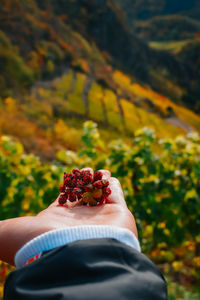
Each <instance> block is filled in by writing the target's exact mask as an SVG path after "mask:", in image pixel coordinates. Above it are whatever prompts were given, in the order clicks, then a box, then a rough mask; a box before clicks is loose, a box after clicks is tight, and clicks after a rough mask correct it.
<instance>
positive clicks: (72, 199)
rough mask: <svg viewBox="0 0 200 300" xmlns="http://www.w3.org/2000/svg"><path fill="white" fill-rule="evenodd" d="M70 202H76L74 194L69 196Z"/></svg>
mask: <svg viewBox="0 0 200 300" xmlns="http://www.w3.org/2000/svg"><path fill="white" fill-rule="evenodd" d="M69 201H70V202H74V201H76V195H74V194H71V195H69Z"/></svg>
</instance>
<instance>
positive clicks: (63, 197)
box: [58, 194, 67, 205]
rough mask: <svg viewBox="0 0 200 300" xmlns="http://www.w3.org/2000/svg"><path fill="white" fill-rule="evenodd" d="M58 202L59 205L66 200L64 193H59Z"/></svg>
mask: <svg viewBox="0 0 200 300" xmlns="http://www.w3.org/2000/svg"><path fill="white" fill-rule="evenodd" d="M58 202H59V204H60V205H63V204H65V203H66V202H67V198H66V196H65V195H64V194H60V196H59V198H58Z"/></svg>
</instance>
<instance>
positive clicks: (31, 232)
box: [0, 217, 49, 265]
mask: <svg viewBox="0 0 200 300" xmlns="http://www.w3.org/2000/svg"><path fill="white" fill-rule="evenodd" d="M48 230H49V229H48V228H46V229H45V228H44V226H42V227H41V223H40V222H38V220H37V217H20V218H13V219H8V220H3V221H0V260H3V261H5V262H8V263H9V264H12V265H13V264H14V256H15V253H16V252H17V251H18V250H19V249H20V248H21V247H22V246H23V245H24V244H25V243H27V242H28V241H30V240H31V239H33V238H34V237H36V236H38V235H40V234H42V233H43V232H45V231H48Z"/></svg>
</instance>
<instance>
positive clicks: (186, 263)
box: [0, 0, 200, 300]
mask: <svg viewBox="0 0 200 300" xmlns="http://www.w3.org/2000/svg"><path fill="white" fill-rule="evenodd" d="M199 112H200V2H199V1H198V0H190V1H188V0H173V1H172V0H159V1H158V0H90V1H87V0H43V1H40V0H0V205H1V208H0V219H6V218H12V217H16V216H22V215H34V214H36V213H37V212H38V211H40V210H41V209H44V208H45V207H46V206H47V205H48V204H50V203H51V202H52V201H53V200H55V198H56V197H57V195H58V186H59V184H61V183H62V177H63V172H64V171H66V170H67V171H69V172H71V170H72V168H73V167H79V168H81V167H83V166H86V165H88V166H91V167H93V168H94V169H95V170H97V169H99V168H108V169H110V170H111V171H112V174H113V176H116V177H118V178H119V180H120V181H121V183H122V186H123V190H124V193H125V196H126V201H127V204H128V206H129V208H130V210H131V211H132V212H133V213H134V215H135V217H136V221H137V225H138V229H139V239H140V242H141V245H142V249H143V252H144V253H145V254H146V255H147V256H148V257H149V258H150V259H152V260H153V261H154V262H155V263H156V265H157V266H158V267H159V268H160V270H161V271H162V272H163V273H164V275H165V278H166V280H167V282H168V289H169V299H171V300H173V299H188V300H194V299H200V289H199V282H200V231H199V228H200V137H199V130H200V117H199ZM11 269H12V268H11V267H10V266H8V265H6V264H5V263H3V262H0V299H1V296H2V293H3V283H4V281H5V278H6V276H7V274H8V273H9V272H10V270H11Z"/></svg>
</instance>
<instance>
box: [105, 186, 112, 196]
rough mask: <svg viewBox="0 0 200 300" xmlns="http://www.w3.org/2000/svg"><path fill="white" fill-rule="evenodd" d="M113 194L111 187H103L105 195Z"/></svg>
mask: <svg viewBox="0 0 200 300" xmlns="http://www.w3.org/2000/svg"><path fill="white" fill-rule="evenodd" d="M110 194H111V189H110V188H109V187H105V188H103V195H105V196H109V195H110Z"/></svg>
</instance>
